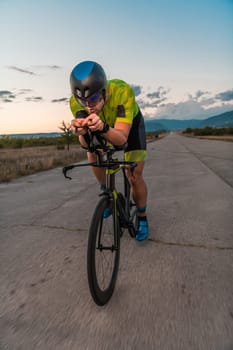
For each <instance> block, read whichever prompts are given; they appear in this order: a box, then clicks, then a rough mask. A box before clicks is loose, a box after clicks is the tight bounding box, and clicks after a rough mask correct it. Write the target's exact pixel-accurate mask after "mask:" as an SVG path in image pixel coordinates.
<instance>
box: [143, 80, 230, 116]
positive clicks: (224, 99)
mask: <svg viewBox="0 0 233 350" xmlns="http://www.w3.org/2000/svg"><path fill="white" fill-rule="evenodd" d="M168 91H169V90H167V89H165V88H163V87H159V88H158V89H157V90H155V91H154V92H150V93H147V94H146V95H145V96H140V99H139V100H137V102H138V104H139V106H140V108H141V110H142V112H143V114H144V116H145V117H158V118H167V119H203V118H208V117H210V116H214V115H217V114H221V113H224V112H227V111H230V110H233V89H232V90H227V91H223V92H220V93H218V94H215V95H214V94H211V93H210V92H208V91H204V90H201V89H199V90H197V91H196V93H194V94H193V95H191V94H188V95H187V96H188V97H187V100H185V101H180V102H170V101H169V99H168V96H167V93H168Z"/></svg>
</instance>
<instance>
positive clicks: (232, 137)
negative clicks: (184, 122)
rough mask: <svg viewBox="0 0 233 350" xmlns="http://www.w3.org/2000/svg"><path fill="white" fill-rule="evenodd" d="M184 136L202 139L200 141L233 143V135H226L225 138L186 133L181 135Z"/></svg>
mask: <svg viewBox="0 0 233 350" xmlns="http://www.w3.org/2000/svg"><path fill="white" fill-rule="evenodd" d="M180 134H181V135H183V136H186V137H192V138H195V139H200V140H217V141H226V142H233V135H224V136H211V135H209V136H197V135H193V134H186V133H180Z"/></svg>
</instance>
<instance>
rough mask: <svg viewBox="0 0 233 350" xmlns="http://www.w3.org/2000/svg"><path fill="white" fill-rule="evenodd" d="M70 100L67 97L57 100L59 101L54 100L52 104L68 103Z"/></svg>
mask: <svg viewBox="0 0 233 350" xmlns="http://www.w3.org/2000/svg"><path fill="white" fill-rule="evenodd" d="M68 100H69V99H68V98H67V97H62V98H57V99H54V100H52V101H51V102H53V103H54V102H68Z"/></svg>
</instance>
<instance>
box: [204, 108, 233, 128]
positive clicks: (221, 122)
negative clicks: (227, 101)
mask: <svg viewBox="0 0 233 350" xmlns="http://www.w3.org/2000/svg"><path fill="white" fill-rule="evenodd" d="M200 124H201V127H203V126H213V127H214V126H217V127H219V126H221V127H228V126H233V111H230V112H225V113H222V114H219V115H216V116H215V117H211V118H208V119H204V120H202V121H201V123H200Z"/></svg>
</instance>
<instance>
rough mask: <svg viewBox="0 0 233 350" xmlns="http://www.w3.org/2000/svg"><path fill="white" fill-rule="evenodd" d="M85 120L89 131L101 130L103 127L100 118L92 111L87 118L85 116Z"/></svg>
mask: <svg viewBox="0 0 233 350" xmlns="http://www.w3.org/2000/svg"><path fill="white" fill-rule="evenodd" d="M85 120H86V121H87V126H88V128H89V129H90V130H91V131H98V130H99V131H101V130H102V129H103V127H104V122H103V121H102V120H101V119H100V117H99V116H98V115H97V114H95V113H92V114H90V115H89V116H88V117H87V118H85Z"/></svg>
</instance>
